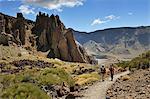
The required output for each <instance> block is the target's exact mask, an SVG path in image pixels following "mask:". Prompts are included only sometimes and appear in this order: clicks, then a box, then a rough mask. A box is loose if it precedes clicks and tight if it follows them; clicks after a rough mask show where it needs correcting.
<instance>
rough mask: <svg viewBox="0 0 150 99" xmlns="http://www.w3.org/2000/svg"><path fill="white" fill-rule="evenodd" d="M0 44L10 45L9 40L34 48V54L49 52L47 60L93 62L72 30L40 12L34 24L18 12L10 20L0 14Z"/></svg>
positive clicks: (54, 18)
mask: <svg viewBox="0 0 150 99" xmlns="http://www.w3.org/2000/svg"><path fill="white" fill-rule="evenodd" d="M4 37H5V39H4V40H3V39H0V44H3V45H9V44H8V42H9V41H11V42H13V43H15V44H16V45H21V46H24V47H26V48H29V47H31V48H32V47H34V48H36V49H37V51H41V52H48V51H49V53H48V55H47V57H49V58H58V59H61V60H64V61H72V62H86V63H92V62H91V58H90V57H89V56H88V55H87V53H86V52H85V50H84V49H83V47H82V46H81V45H78V44H77V43H76V41H75V38H74V36H73V32H72V29H66V28H65V26H64V24H63V23H62V22H61V21H60V19H59V16H58V15H56V16H54V15H53V14H52V15H51V16H49V15H46V14H45V13H41V12H39V14H38V15H37V17H36V22H32V21H30V20H27V19H25V18H24V17H23V15H22V13H17V17H16V18H14V17H11V16H7V15H4V14H2V13H0V38H4Z"/></svg>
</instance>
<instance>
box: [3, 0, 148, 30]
mask: <svg viewBox="0 0 150 99" xmlns="http://www.w3.org/2000/svg"><path fill="white" fill-rule="evenodd" d="M39 11H41V12H44V13H47V14H49V15H51V14H55V15H59V16H60V19H61V21H62V22H63V23H64V25H65V26H66V27H67V28H73V29H74V30H77V31H85V32H91V31H95V30H101V29H106V28H115V27H136V26H150V0H0V12H2V13H4V14H8V15H11V16H16V13H17V12H22V13H23V15H24V17H25V18H27V19H31V20H33V21H35V18H36V15H37V14H38V12H39Z"/></svg>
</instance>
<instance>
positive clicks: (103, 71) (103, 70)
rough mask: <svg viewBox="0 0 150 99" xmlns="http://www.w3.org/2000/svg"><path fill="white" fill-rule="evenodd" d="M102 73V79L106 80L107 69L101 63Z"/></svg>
mask: <svg viewBox="0 0 150 99" xmlns="http://www.w3.org/2000/svg"><path fill="white" fill-rule="evenodd" d="M100 73H101V77H102V81H104V76H105V73H106V69H105V66H104V65H101V67H100Z"/></svg>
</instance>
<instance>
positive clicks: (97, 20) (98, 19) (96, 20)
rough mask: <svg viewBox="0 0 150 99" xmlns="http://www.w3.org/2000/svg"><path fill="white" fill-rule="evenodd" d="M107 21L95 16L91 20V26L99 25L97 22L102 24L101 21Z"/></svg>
mask: <svg viewBox="0 0 150 99" xmlns="http://www.w3.org/2000/svg"><path fill="white" fill-rule="evenodd" d="M106 22H107V21H103V20H101V19H100V18H97V19H95V20H93V22H92V24H91V25H92V26H93V25H99V24H103V23H106Z"/></svg>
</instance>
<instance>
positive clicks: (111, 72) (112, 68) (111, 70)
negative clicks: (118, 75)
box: [109, 64, 114, 81]
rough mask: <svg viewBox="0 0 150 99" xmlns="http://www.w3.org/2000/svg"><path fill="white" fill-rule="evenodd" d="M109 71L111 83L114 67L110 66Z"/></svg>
mask: <svg viewBox="0 0 150 99" xmlns="http://www.w3.org/2000/svg"><path fill="white" fill-rule="evenodd" d="M109 71H110V76H111V81H113V76H114V66H113V64H111V65H110V68H109Z"/></svg>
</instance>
